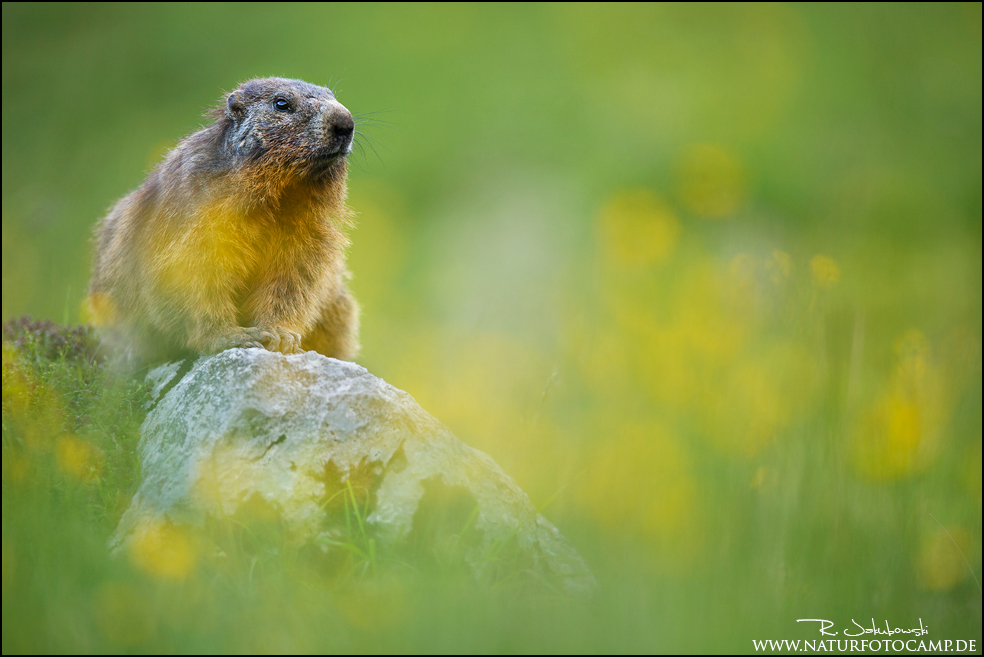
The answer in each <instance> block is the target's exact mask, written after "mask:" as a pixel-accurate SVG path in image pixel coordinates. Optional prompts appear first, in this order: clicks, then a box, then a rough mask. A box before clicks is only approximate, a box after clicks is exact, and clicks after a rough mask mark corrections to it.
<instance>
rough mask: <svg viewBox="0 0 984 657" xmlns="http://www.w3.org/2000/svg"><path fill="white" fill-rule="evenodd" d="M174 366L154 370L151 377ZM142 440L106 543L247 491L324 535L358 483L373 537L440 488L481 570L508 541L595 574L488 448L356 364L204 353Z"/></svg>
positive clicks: (298, 525) (558, 566) (322, 540)
mask: <svg viewBox="0 0 984 657" xmlns="http://www.w3.org/2000/svg"><path fill="white" fill-rule="evenodd" d="M174 372H177V368H176V367H175V368H168V369H166V370H162V371H161V372H158V373H157V374H155V380H154V383H155V387H163V383H160V381H164V380H165V378H170V376H173V374H174ZM168 375H170V376H168ZM164 382H165V383H166V381H164ZM139 451H140V459H141V476H142V481H141V482H140V487H139V489H138V491H137V493H136V495H134V498H133V501H132V503H131V505H130V508H129V509H128V510H127V511H126V513H125V514H124V515H123V518H122V519H121V521H120V524H119V526H118V527H117V530H116V532H115V534H114V535H113V537H112V538H111V540H110V545H111V547H112V548H114V549H116V550H118V549H120V548H122V547H123V546H125V545H126V544H127V541H128V540H129V539H130V538H132V536H133V535H134V532H135V531H137V530H138V528H139V527H140V526H141V525H142V523H144V522H146V521H152V522H153V521H157V522H160V521H169V522H172V523H176V524H181V525H190V526H194V527H203V526H205V524H206V520H207V518H208V517H209V516H212V517H216V518H222V517H229V516H232V515H234V514H235V513H236V512H237V510H238V509H239V508H240V507H242V506H243V505H245V504H247V502H255V501H256V499H257V498H259V499H260V500H262V503H264V504H265V505H267V506H268V507H270V508H273V509H275V510H276V512H277V513H278V514H279V517H280V518H281V519H282V521H283V522H284V523H285V524H286V525H287V526H288V527H289V528H290V529H291V531H292V535H294V536H300V537H301V540H305V541H310V542H314V543H316V544H320V545H322V546H324V545H332V544H333V542H334V538H337V537H338V536H339V535H340V532H341V530H342V528H341V527H338V526H336V525H338V524H339V522H338V519H337V515H336V516H335V517H334V520H333V518H332V517H331V516H330V514H329V513H328V511H327V510H328V509H329V508H330V507H331V506H332V505H331V503H330V502H331V500H332V499H333V498H335V501H336V502H338V501H340V500H341V499H342V498H340V497H339V495H342V496H345V495H353V487H352V485H353V482H358V485H359V486H360V487H361V490H363V491H364V492H365V496H364V499H365V500H366V506H367V508H368V513H367V515H366V517H365V520H366V527H367V528H368V529H369V531H371V533H372V535H373V537H374V540H377V541H379V542H380V545H399V544H400V543H401V541H402V542H405V541H407V540H408V537H411V536H413V532H414V530H415V527H414V524H415V522H417V523H418V524H419V525H424V524H426V522H427V521H428V519H427V518H426V513H427V510H426V509H424V508H423V505H422V503H421V501H422V498H424V497H425V490H426V491H433V490H436V489H440V490H442V491H445V492H446V491H449V490H450V491H454V492H456V493H457V494H458V498H459V499H461V498H462V496H463V498H464V499H466V500H467V502H466V504H467V505H468V507H469V508H470V509H471V511H470V513H469V514H468V524H467V527H462V529H461V530H460V533H461V536H464V535H465V533H466V532H467V533H468V535H469V537H470V539H469V541H467V548H466V549H463V550H462V551H461V553H462V555H463V556H462V559H463V560H464V562H466V563H467V564H468V566H469V567H470V568H471V569H472V570H473V571H474V573H475V575H476V576H477V577H478V578H479V579H480V580H489V579H492V578H494V577H495V576H496V574H495V571H496V566H495V561H496V560H495V559H493V558H491V556H492V555H496V554H500V553H502V552H503V550H504V549H506V546H507V545H508V546H509V547H508V550H509V551H510V552H511V553H512V554H513V555H514V556H517V555H518V561H517V560H516V559H514V563H521V564H522V566H521V568H522V570H524V571H529V572H531V573H533V574H535V575H537V576H540V577H547V578H549V579H551V580H553V581H558V582H560V583H561V585H562V586H563V588H565V589H566V590H568V591H572V592H573V591H583V590H589V589H591V588H592V587H593V586H594V578H593V577H592V575H591V574H590V572H589V571H588V569H587V567H586V566H585V564H584V562H583V561H582V559H581V558H580V556H579V555H578V554H577V552H576V551H575V550H574V549H573V548H572V547H571V546H570V544H569V543H567V541H566V540H565V539H564V537H563V536H561V534H560V532H558V531H557V529H556V528H555V527H554V526H553V525H552V524H550V522H549V521H547V520H546V519H545V518H544V517H543V516H542V515H540V514H538V513H537V511H536V509H535V508H534V507H533V504H532V503H531V502H530V500H529V498H528V497H527V495H526V494H525V493H524V492H523V491H522V490H520V488H519V487H518V486H517V485H516V483H515V482H514V481H513V480H512V479H510V478H509V477H508V476H507V475H506V474H505V473H503V471H502V470H501V469H500V468H499V466H498V465H496V463H495V462H494V461H493V460H492V459H491V458H490V457H489V456H488V455H486V454H483V453H482V452H479V451H478V450H475V449H473V448H471V447H469V446H467V445H465V444H464V443H462V442H461V441H460V440H458V439H457V438H455V437H454V436H453V435H452V434H451V432H450V431H449V430H448V429H447V428H446V427H445V426H444V425H442V424H441V423H440V422H438V421H437V420H436V419H434V418H433V417H432V416H431V415H429V414H428V413H427V412H426V411H424V410H423V409H422V408H421V407H420V406H419V405H418V404H417V403H416V402H415V401H414V400H413V398H412V397H410V395H408V394H407V393H405V392H403V391H402V390H398V389H397V388H394V387H393V386H391V385H389V384H388V383H386V382H385V381H383V380H382V379H378V378H376V377H374V376H372V375H371V374H369V372H368V371H366V370H365V369H364V368H362V367H359V366H358V365H355V364H354V363H348V362H344V361H339V360H335V359H333V358H326V357H324V356H321V355H319V354H317V353H315V352H313V351H312V352H307V353H304V354H296V355H283V354H279V353H273V352H269V351H266V350H263V349H230V350H227V351H224V352H222V353H220V354H218V355H216V356H212V357H209V358H203V359H201V360H199V361H198V362H197V363H196V364H195V366H194V367H193V368H192V370H191V371H190V372H189V373H188V374H186V375H185V376H184V378H182V379H181V380H180V381H178V383H177V384H175V385H174V386H173V387H172V388H171V389H170V390H169V391H168V392H167V393H166V394H165V395H164V397H163V398H162V399H161V400H160V401H159V402H158V403H157V406H156V407H155V408H154V409H153V410H152V411H151V412H150V414H149V415H148V416H147V419H146V420H145V422H144V424H143V427H142V429H141V439H140V446H139ZM353 499H354V497H353ZM428 508H430V507H428ZM418 511H419V513H418ZM333 523H334V524H333ZM416 529H417V530H418V534H419V531H420V530H421V528H420V527H418V528H416ZM333 537H334V538H333ZM452 539H453V540H454V542H455V544H456V545H457V544H458V542H459V540H458V539H459V537H458V536H452ZM417 540H418V542H419V536H417ZM439 547H440V546H435V548H439Z"/></svg>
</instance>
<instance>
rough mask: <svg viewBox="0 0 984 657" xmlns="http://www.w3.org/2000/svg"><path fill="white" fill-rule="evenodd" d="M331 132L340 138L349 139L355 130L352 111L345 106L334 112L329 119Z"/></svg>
mask: <svg viewBox="0 0 984 657" xmlns="http://www.w3.org/2000/svg"><path fill="white" fill-rule="evenodd" d="M329 125H330V126H331V133H332V134H333V135H334V136H335V137H337V138H339V139H349V138H351V137H352V133H353V132H355V121H353V120H352V113H351V112H349V111H348V110H347V109H345V108H344V107H342V108H339V109H337V110H335V111H334V112H332V115H331V119H330V120H329Z"/></svg>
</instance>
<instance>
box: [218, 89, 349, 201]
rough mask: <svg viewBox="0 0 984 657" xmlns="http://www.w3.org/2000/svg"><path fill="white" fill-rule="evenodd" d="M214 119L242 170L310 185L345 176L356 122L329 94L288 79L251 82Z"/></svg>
mask: <svg viewBox="0 0 984 657" xmlns="http://www.w3.org/2000/svg"><path fill="white" fill-rule="evenodd" d="M214 115H216V116H217V118H218V119H219V121H218V122H217V123H219V124H223V126H222V127H223V130H224V134H225V139H224V142H225V147H226V149H227V152H228V153H229V154H230V155H232V157H233V159H234V161H235V162H236V164H237V165H239V166H242V165H246V166H249V167H255V166H260V167H262V168H263V169H266V171H267V175H269V174H273V173H276V174H279V175H278V176H277V177H286V178H290V177H292V176H301V177H303V178H306V179H307V181H308V182H322V181H324V182H328V181H329V180H333V179H337V178H338V177H339V176H344V175H345V159H346V157H347V156H348V154H349V153H350V152H351V151H352V138H353V135H354V133H355V123H354V121H353V120H352V114H351V113H350V112H349V111H348V110H347V109H345V107H344V106H343V105H342V104H341V103H339V102H338V101H337V100H336V99H335V94H333V93H332V92H331V91H330V90H329V89H325V88H324V87H319V86H316V85H313V84H308V83H307V82H303V81H301V80H287V79H284V78H260V79H256V80H250V81H248V82H244V83H243V84H241V85H240V86H239V87H238V88H237V89H236V90H235V91H233V92H231V93H230V94H228V95H227V96H226V99H225V104H224V106H222V107H220V108H216V110H214Z"/></svg>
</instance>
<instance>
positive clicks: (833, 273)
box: [810, 255, 841, 290]
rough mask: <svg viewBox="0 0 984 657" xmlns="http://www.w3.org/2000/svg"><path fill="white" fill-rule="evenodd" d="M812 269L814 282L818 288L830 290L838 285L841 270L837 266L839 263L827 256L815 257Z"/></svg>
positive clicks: (812, 260) (811, 263) (811, 264)
mask: <svg viewBox="0 0 984 657" xmlns="http://www.w3.org/2000/svg"><path fill="white" fill-rule="evenodd" d="M810 269H811V270H812V271H813V282H814V283H816V285H817V287H820V288H823V289H824V290H829V289H830V288H832V287H834V286H835V285H837V281H839V280H840V277H841V270H840V267H839V266H837V261H836V260H834V259H833V258H828V257H827V256H825V255H815V256H813V258H812V259H811V260H810Z"/></svg>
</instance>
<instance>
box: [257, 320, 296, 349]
mask: <svg viewBox="0 0 984 657" xmlns="http://www.w3.org/2000/svg"><path fill="white" fill-rule="evenodd" d="M247 330H249V329H247ZM261 330H262V331H263V333H264V335H268V336H270V337H269V338H266V339H264V340H263V342H264V345H265V346H266V348H267V349H269V350H270V351H279V352H280V353H283V354H299V353H301V351H302V349H301V334H300V333H294V332H293V331H288V330H287V329H282V328H275V327H272V326H271V327H266V328H264V329H261Z"/></svg>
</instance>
